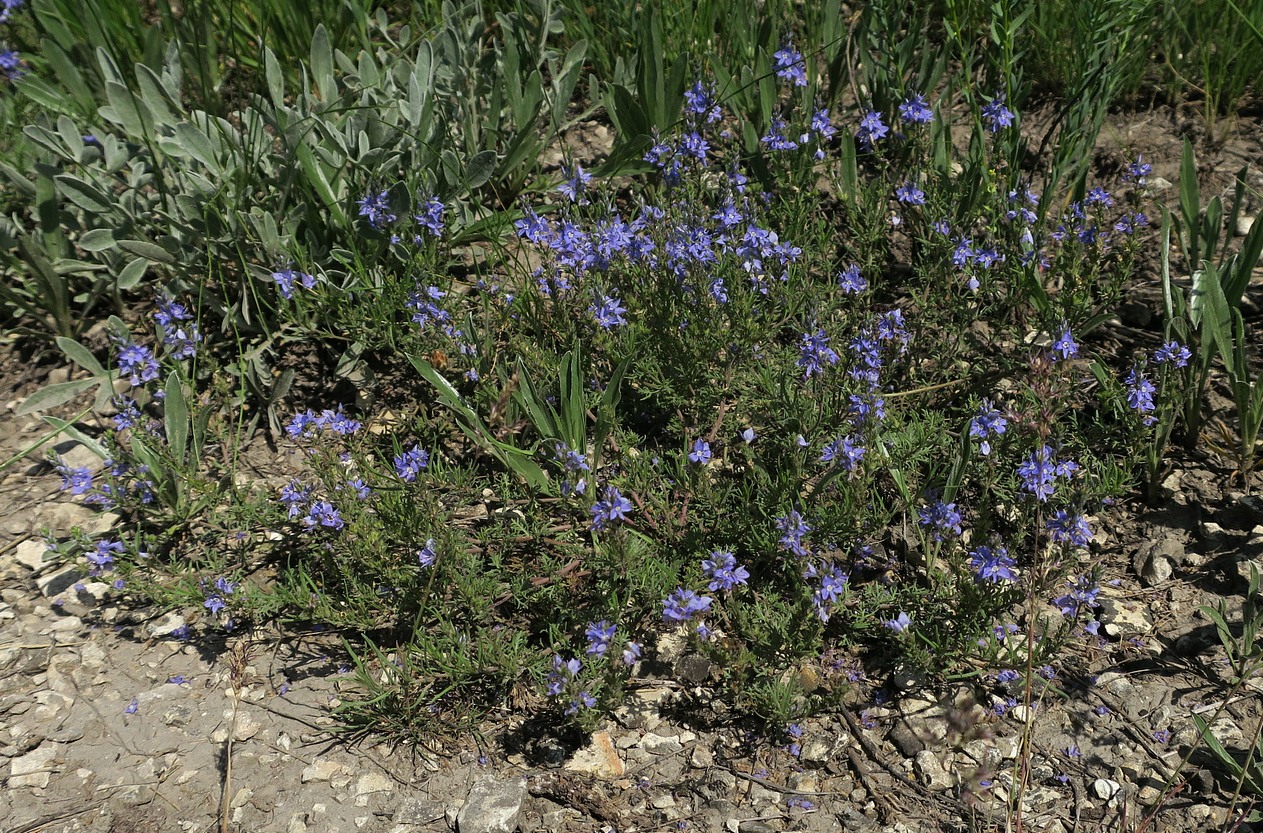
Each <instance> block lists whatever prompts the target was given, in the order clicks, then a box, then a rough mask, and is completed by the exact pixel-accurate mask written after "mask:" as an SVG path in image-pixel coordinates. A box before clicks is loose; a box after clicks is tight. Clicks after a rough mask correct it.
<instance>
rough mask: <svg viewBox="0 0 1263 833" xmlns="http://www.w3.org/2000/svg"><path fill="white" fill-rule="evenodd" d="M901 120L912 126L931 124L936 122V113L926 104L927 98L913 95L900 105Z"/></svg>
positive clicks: (917, 94)
mask: <svg viewBox="0 0 1263 833" xmlns="http://www.w3.org/2000/svg"><path fill="white" fill-rule="evenodd" d="M899 118H901V119H903V120H904V121H906V122H909V123H911V124H929V123H930V122H932V121H934V111H933V110H931V109H930V106H929V105H928V104H927V103H926V101H925V96H923V95H921V94H920V93H912V94H911V95H909V96H908V97H907V98H906V99H904V102H903V104H900V105H899Z"/></svg>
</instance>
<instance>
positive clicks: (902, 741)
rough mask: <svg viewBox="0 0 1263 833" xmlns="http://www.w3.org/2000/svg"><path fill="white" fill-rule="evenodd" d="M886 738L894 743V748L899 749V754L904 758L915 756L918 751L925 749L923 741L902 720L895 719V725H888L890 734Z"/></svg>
mask: <svg viewBox="0 0 1263 833" xmlns="http://www.w3.org/2000/svg"><path fill="white" fill-rule="evenodd" d="M886 739H887V740H889V741H890V742H891V743H892V744H894V747H895V749H897V750H899V754H900V755H903V756H904V757H905V758H912V757H915V756H916V755H917V754H918V753H919V752H922V751H924V750H925V742H924V741H922V740H921V739H920V738H919V737H917V735H916V733H915V732H914V731H912V728H911V727H910V726H908V724H907V722H906V721H904V720H896V721H895V725H894V726H891V727H890V734H888V735H887V736H886Z"/></svg>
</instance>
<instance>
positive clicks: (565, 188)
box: [557, 165, 592, 202]
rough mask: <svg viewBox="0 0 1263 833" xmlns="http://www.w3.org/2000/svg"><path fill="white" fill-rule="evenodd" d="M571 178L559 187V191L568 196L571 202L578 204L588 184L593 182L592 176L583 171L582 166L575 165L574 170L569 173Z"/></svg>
mask: <svg viewBox="0 0 1263 833" xmlns="http://www.w3.org/2000/svg"><path fill="white" fill-rule="evenodd" d="M569 177H570V178H569V179H567V180H566V181H565V182H563V183H561V184H560V185H558V186H557V190H558V191H560V192H561V193H562V194H564V195H565V196H567V197H568V198H569V199H570V201H571V202H578V201H580V198H581V197H582V196H583V192H584V191H585V190H586V188H587V185H588V183H589V182H591V181H592V174H590V173H588V172H587V171H585V170H583V166H582V165H575V167H574V170H573V171H570V172H569Z"/></svg>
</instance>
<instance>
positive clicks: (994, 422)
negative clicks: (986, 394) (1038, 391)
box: [969, 399, 1009, 457]
mask: <svg viewBox="0 0 1263 833" xmlns="http://www.w3.org/2000/svg"><path fill="white" fill-rule="evenodd" d="M1008 429H1009V421H1008V420H1007V419H1005V418H1004V416H1003V415H1002V414H1001V413H1000V412H999V411H997V410H996V409H995V407H994V405H993V404H992V402H991V400H990V399H984V400H982V405H980V406H979V408H978V413H977V415H976V416H974V418H973V419H971V420H969V436H971V437H975V438H977V439H978V440H980V442H979V443H978V451H979V452H981V453H982V455H983V456H984V457H985V456H987V455H988V454H990V453H991V442H990V440H991V437H998V436H1000V435H1001V434H1003V433H1004V432H1005V431H1007V430H1008Z"/></svg>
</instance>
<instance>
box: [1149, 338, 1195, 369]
mask: <svg viewBox="0 0 1263 833" xmlns="http://www.w3.org/2000/svg"><path fill="white" fill-rule="evenodd" d="M1192 357H1193V354H1192V353H1190V352H1189V349H1188V348H1187V347H1185V346H1184V345H1183V344H1180V343H1179V342H1178V341H1168V342H1166V343H1165V344H1163V345H1162V346H1161V347H1159V348H1158V349H1157V350H1156V351H1154V354H1153V360H1154V362H1156V363H1157V364H1166V363H1167V362H1170V363H1172V364H1174V365H1175V366H1176V367H1187V366H1188V360H1189V359H1191V358H1192Z"/></svg>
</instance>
